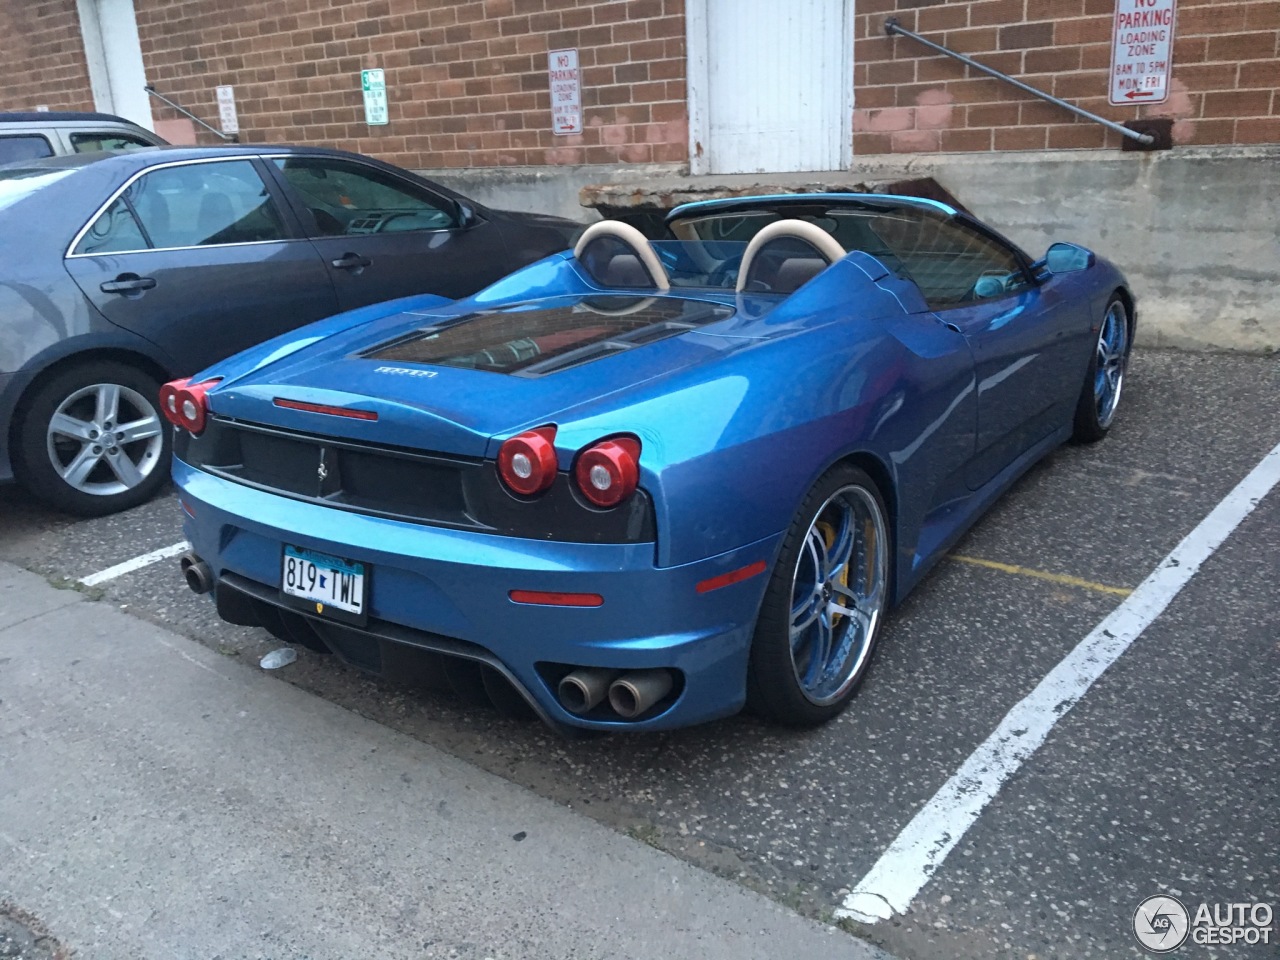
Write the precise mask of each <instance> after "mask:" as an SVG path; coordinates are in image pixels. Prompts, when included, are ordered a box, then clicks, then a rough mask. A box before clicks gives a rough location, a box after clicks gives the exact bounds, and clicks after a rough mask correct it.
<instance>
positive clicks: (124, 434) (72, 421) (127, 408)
mask: <svg viewBox="0 0 1280 960" xmlns="http://www.w3.org/2000/svg"><path fill="white" fill-rule="evenodd" d="M45 445H46V447H47V448H48V451H49V462H50V463H52V464H53V469H54V470H55V471H56V472H57V474H58V476H60V477H61V478H62V479H63V481H65V482H66V484H67V485H68V486H70V487H71V488H72V489H74V490H78V491H79V492H81V493H87V494H91V495H93V496H99V497H106V496H112V495H114V494H118V493H123V492H124V491H126V490H131V489H132V488H134V487H136V486H137V485H138V484H140V483H142V482H143V481H144V480H145V479H146V478H147V477H148V476H150V474H151V473H152V471H154V470H155V469H156V467H157V466H158V465H159V463H160V453H161V450H163V448H164V425H163V423H162V422H161V420H160V414H159V412H158V411H157V410H156V407H155V405H154V404H153V403H151V402H150V401H149V400H148V399H147V398H146V397H144V396H143V395H142V394H140V393H138V392H137V391H136V390H131V389H129V388H128V387H125V386H121V385H119V384H115V383H95V384H91V385H90V386H87V387H83V388H81V389H79V390H77V391H76V392H75V393H73V394H71V396H69V397H67V398H66V399H65V400H63V401H62V403H60V404H58V408H57V410H55V411H54V414H53V416H52V417H51V418H50V419H49V425H48V428H47V430H46V442H45Z"/></svg>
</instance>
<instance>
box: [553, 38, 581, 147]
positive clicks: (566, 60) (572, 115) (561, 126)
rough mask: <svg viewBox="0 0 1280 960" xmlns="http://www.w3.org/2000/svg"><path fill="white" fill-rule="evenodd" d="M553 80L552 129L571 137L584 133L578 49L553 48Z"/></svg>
mask: <svg viewBox="0 0 1280 960" xmlns="http://www.w3.org/2000/svg"><path fill="white" fill-rule="evenodd" d="M547 74H548V76H549V78H550V80H551V132H552V133H557V134H561V135H563V136H568V135H569V134H572V133H581V132H582V75H581V73H579V71H578V51H577V50H552V51H551V52H550V53H548V54H547Z"/></svg>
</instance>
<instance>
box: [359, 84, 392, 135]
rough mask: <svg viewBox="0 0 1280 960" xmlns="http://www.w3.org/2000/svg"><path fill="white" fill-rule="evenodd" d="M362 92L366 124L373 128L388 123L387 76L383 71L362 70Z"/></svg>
mask: <svg viewBox="0 0 1280 960" xmlns="http://www.w3.org/2000/svg"><path fill="white" fill-rule="evenodd" d="M360 90H361V92H362V93H363V94H364V122H365V123H367V124H368V125H369V126H371V127H380V126H382V125H384V124H385V123H387V76H386V74H385V73H383V72H382V71H381V70H361V71H360Z"/></svg>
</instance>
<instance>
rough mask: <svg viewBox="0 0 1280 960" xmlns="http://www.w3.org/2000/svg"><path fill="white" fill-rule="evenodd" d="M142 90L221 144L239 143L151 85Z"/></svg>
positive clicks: (233, 135) (234, 136)
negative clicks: (216, 138)
mask: <svg viewBox="0 0 1280 960" xmlns="http://www.w3.org/2000/svg"><path fill="white" fill-rule="evenodd" d="M143 89H144V90H146V91H147V93H149V94H151V96H153V97H155V98H156V99H157V100H160V101H162V102H163V103H167V104H168V105H169V106H171V107H173V109H175V110H177V111H178V112H179V113H180V114H182V115H183V116H184V117H190V118H191V119H192V120H194V121H195V122H196V123H198V124H200V126H202V127H204V128H205V129H206V130H208V131H209V132H210V133H212V134H213V135H214V136H215V137H218V138H219V139H221V140H222V141H223V142H225V143H239V142H240V138H239V137H237V136H236V135H235V134H232V133H223V132H222V131H221V130H218V129H216V128H214V127H211V126H209V124H207V123H205V122H204V121H203V120H201V119H200V118H199V117H197V116H196V115H195V114H194V113H192V112H191V111H190V110H188V109H187V108H186V107H184V106H182V105H181V104H178V103H174V102H173V101H172V100H170V99H169V98H168V97H166V96H165V95H164V94H163V93H160V92H159V91H157V90H156V88H155V87H153V86H151V84H147V85H146V86H145V87H144V88H143Z"/></svg>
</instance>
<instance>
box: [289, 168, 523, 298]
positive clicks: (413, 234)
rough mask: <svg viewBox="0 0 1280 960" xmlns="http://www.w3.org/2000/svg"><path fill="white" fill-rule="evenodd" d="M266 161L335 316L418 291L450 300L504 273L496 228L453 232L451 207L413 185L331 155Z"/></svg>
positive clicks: (483, 224)
mask: <svg viewBox="0 0 1280 960" xmlns="http://www.w3.org/2000/svg"><path fill="white" fill-rule="evenodd" d="M273 163H274V166H275V170H276V175H277V177H278V178H279V180H280V182H281V185H282V186H283V187H284V188H285V189H286V190H288V191H289V195H290V198H291V201H292V202H293V204H294V208H295V210H297V211H298V214H299V217H300V219H301V220H302V221H303V223H304V225H306V226H307V228H308V232H309V233H310V234H311V236H312V241H313V243H314V244H315V246H316V249H317V250H319V252H320V255H321V258H322V259H323V261H324V263H325V265H326V268H327V269H328V270H329V271H330V275H331V277H332V279H333V286H334V289H335V290H336V291H337V296H338V303H339V305H340V307H341V308H342V309H343V310H350V309H354V308H356V307H362V306H365V305H366V304H370V303H378V302H380V301H383V300H392V299H395V298H396V297H407V296H411V295H414V294H420V293H434V294H438V295H439V296H442V297H449V298H450V299H458V298H460V297H464V296H467V295H469V294H471V293H474V292H475V291H476V290H478V289H480V288H481V287H482V286H484V285H486V284H487V283H489V282H491V281H493V280H495V279H497V278H498V277H500V276H502V275H503V274H504V273H505V272H506V264H507V260H508V254H507V250H506V248H505V246H504V243H503V239H502V235H501V233H500V231H499V229H498V227H496V226H495V225H493V224H492V223H489V222H487V221H476V222H474V223H472V224H470V225H469V226H466V227H460V226H459V224H458V209H457V205H456V204H455V203H454V202H453V201H451V200H449V199H447V198H445V197H442V196H439V195H437V194H435V193H433V192H431V191H430V190H428V189H426V188H425V187H424V186H422V185H420V184H418V183H415V182H412V181H410V180H407V179H405V178H402V177H399V176H396V175H395V174H393V173H390V172H388V171H386V170H383V169H381V168H379V167H375V166H372V165H370V164H365V163H360V162H358V161H353V160H344V159H339V158H334V157H309V156H289V157H280V158H276V159H275V160H274V161H273Z"/></svg>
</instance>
